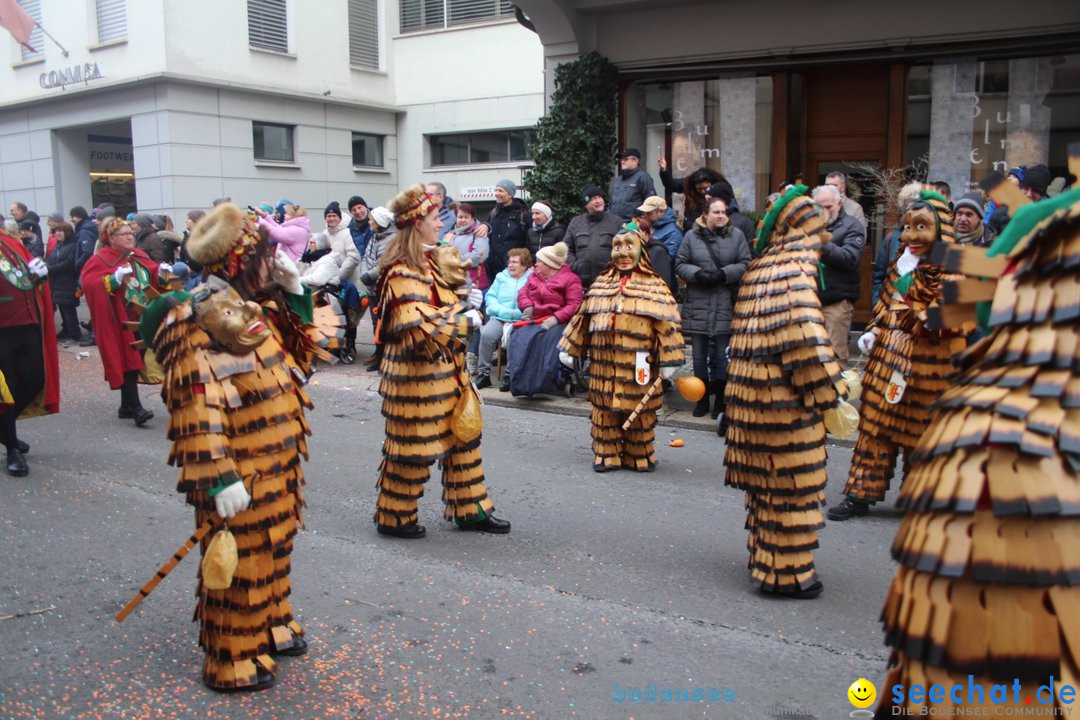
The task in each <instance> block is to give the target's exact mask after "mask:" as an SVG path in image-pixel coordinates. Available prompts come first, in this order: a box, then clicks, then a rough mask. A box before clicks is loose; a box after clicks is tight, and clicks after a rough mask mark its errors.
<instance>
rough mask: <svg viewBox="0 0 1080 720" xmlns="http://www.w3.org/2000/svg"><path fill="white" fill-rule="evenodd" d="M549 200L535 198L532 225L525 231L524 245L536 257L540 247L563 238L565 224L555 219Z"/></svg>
mask: <svg viewBox="0 0 1080 720" xmlns="http://www.w3.org/2000/svg"><path fill="white" fill-rule="evenodd" d="M551 208H552V205H551V201H550V200H537V201H536V202H534V203H533V204H532V225H530V226H529V229H528V230H526V231H525V246H526V247H527V248H528V249H529V254H530V255H532V256H533V257H536V253H538V252H539V251H540V248H544V247H548V246H549V245H554V244H555V243H557V242H559V241H560V240H562V239H563V235H565V234H566V226H565V225H563V224H562V223H561V222H559V221H558V220H556V219H555V211H554V210H552V209H551Z"/></svg>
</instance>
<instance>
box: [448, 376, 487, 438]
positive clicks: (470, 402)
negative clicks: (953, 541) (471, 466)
mask: <svg viewBox="0 0 1080 720" xmlns="http://www.w3.org/2000/svg"><path fill="white" fill-rule="evenodd" d="M483 429H484V418H483V416H482V415H481V414H480V398H479V397H477V396H476V391H475V390H473V387H472V385H466V386H465V387H464V388H462V392H461V397H459V398H458V401H457V405H455V406H454V414H453V415H452V416H451V417H450V430H451V431H453V433H454V437H456V438H457V439H458V440H460V441H461V442H463V443H469V442H472V441H473V440H475V439H476V438H478V437H480V432H481V431H482V430H483Z"/></svg>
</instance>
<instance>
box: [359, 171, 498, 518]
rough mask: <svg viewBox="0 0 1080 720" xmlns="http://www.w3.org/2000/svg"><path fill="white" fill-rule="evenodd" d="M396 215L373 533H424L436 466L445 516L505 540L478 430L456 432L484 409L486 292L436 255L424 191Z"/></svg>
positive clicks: (385, 309) (384, 302)
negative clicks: (462, 413)
mask: <svg viewBox="0 0 1080 720" xmlns="http://www.w3.org/2000/svg"><path fill="white" fill-rule="evenodd" d="M390 210H392V211H393V212H394V213H395V215H396V217H397V221H396V224H397V228H398V233H397V235H396V236H395V237H394V239H393V240H391V242H390V244H389V246H388V247H387V249H386V251H385V252H384V253H383V256H382V258H381V259H380V261H379V266H380V275H379V282H378V289H377V292H378V297H379V310H380V312H381V317H380V324H379V338H380V341H381V342H382V345H383V358H382V363H381V365H380V372H381V374H382V382H381V383H380V385H379V393H380V394H381V395H382V398H383V404H382V414H383V417H385V418H386V438H385V439H384V441H383V448H382V454H383V459H382V463H381V465H380V466H379V481H378V488H379V496H378V499H377V502H376V510H375V523H376V528H377V530H378V532H379V533H380V534H382V535H391V536H394V537H401V538H408V539H412V538H419V537H423V536H424V535H425V534H426V529H425V528H424V526H423V525H420V523H419V518H418V501H419V499H420V497H421V496H422V495H423V494H424V484H425V483H426V482H427V480H428V477H429V474H430V467H431V464H432V463H434V462H438V463H439V464H440V466H441V468H442V484H443V495H442V497H443V502H444V503H445V511H444V517H445V518H446V519H447V520H453V521H454V522H456V523H457V525H458V527H459V528H460V529H462V530H480V531H483V532H493V533H507V532H509V531H510V523H508V522H506V521H505V520H499V519H498V518H496V517H494V516H493V515H492V511H493V510H494V505H493V503H492V501H491V498H489V497H488V493H487V488H486V487H485V485H484V469H483V464H482V460H481V456H480V433H479V428H476V432H475V433H465V432H461V431H459V433H460V434H461V435H462V437H459V435H458V434H455V428H456V427H457V425H456V422H455V411H459V410H460V409H461V408H463V407H468V406H475V405H476V404H477V403H478V400H477V396H476V391H475V390H474V389H473V387H472V383H471V382H470V380H469V375H468V372H467V371H466V368H465V343H466V342H467V340H468V336H469V330H470V328H475V327H479V326H480V324H481V319H480V315H479V313H478V312H477V308H478V307H479V306H480V303H481V302H482V300H483V293H482V292H481V291H480V290H479V289H478V288H474V289H472V290H468V289H467V288H466V286H465V283H466V273H465V268H464V266H463V265H462V263H461V261H460V256H458V255H457V253H456V249H455V248H453V247H452V246H446V247H442V248H438V249H437V248H436V245H437V241H438V232H439V229H440V227H441V223H440V221H439V214H438V212H437V210H436V209H435V206H434V204H433V203H432V201H431V199H430V198H429V197H428V195H427V194H426V193H425V192H424V188H423V186H421V185H414V186H412V187H411V188H409V189H407V190H405V191H403V192H401V193H399V194H398V195H397V197H395V198H394V199H393V201H392V202H391V204H390ZM440 261H441V263H442V264H441V266H440ZM463 438H467V439H463Z"/></svg>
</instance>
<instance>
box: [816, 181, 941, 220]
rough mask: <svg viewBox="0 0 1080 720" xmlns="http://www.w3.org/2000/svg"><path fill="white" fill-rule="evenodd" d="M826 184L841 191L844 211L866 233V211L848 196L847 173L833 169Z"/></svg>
mask: <svg viewBox="0 0 1080 720" xmlns="http://www.w3.org/2000/svg"><path fill="white" fill-rule="evenodd" d="M825 184H826V185H832V186H833V187H834V188H836V189H837V191H838V192H839V193H840V203H841V205H842V206H843V208H844V212H845V213H847V214H848V215H849V216H851V217H853V218H855V219H856V220H858V221H859V224H860V225H862V229H863V235H866V213H865V212H863V209H862V205H860V204H859V203H857V202H855V201H854V200H852V199H851V198H850V197H848V192H847V175H845V174H844V173H842V172H839V171H833V172H831V173H829V174H828V175H826V176H825ZM941 184H942V185H944V186H945V187H946V188H948V187H949V184H948V183H941Z"/></svg>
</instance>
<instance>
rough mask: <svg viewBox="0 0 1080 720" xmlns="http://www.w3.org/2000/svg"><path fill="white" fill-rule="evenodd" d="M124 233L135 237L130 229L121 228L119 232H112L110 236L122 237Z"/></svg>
mask: <svg viewBox="0 0 1080 720" xmlns="http://www.w3.org/2000/svg"><path fill="white" fill-rule="evenodd" d="M124 235H130V236H131V237H135V233H133V232H131V231H130V230H121V231H119V232H114V233H113V234H112V235H111V236H110V237H122V236H124Z"/></svg>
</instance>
